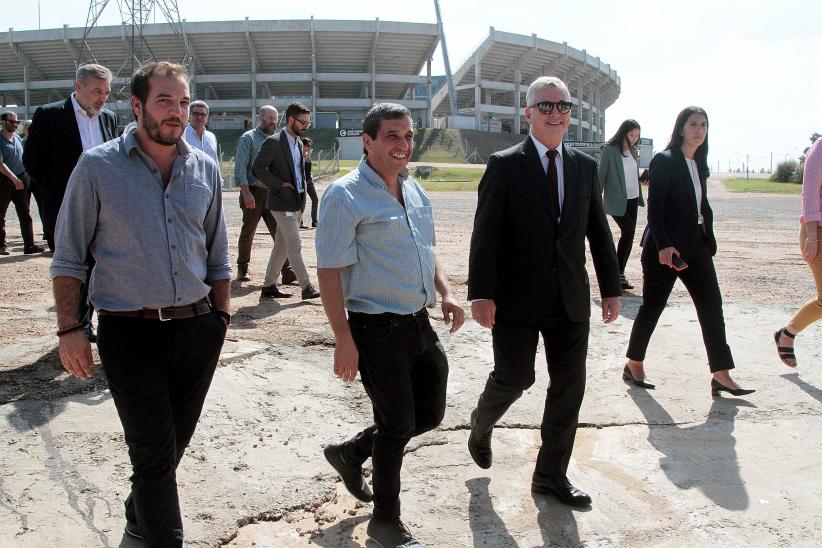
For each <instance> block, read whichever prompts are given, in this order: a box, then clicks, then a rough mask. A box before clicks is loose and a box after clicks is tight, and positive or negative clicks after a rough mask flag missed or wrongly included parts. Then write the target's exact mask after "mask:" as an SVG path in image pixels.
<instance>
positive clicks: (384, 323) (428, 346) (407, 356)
mask: <svg viewBox="0 0 822 548" xmlns="http://www.w3.org/2000/svg"><path fill="white" fill-rule="evenodd" d="M417 314H418V315H407V316H399V315H396V314H359V313H356V312H351V313H349V315H348V324H349V325H350V326H351V334H352V335H353V337H354V343H355V344H356V345H357V350H358V351H359V353H360V360H359V369H360V376H361V377H362V383H363V386H364V387H365V391H366V393H367V394H368V397H369V398H371V404H372V406H373V408H374V424H373V425H372V426H370V427H368V428H366V429H365V430H363V431H362V432H360V433H359V434H357V435H356V436H354V438H352V439H351V440H349V441H347V442H345V444H343V449H342V455H343V459H344V460H345V461H346V462H348V463H349V464H362V463H363V462H365V461H366V460H367V459H368V458H369V457H371V462H372V465H373V469H374V470H373V474H372V476H371V478H372V483H373V490H374V512H373V514H372V515H373V516H374V517H377V518H384V519H392V518H398V517H399V516H400V470H401V469H402V457H403V451H404V450H405V446H406V444H407V443H408V441H409V440H410V439H411V438H412V437H414V436H418V435H420V434H422V433H424V432H427V431H429V430H433V429H434V428H436V427H437V426H438V425H439V424H440V422H442V418H443V416H444V415H445V390H446V386H447V384H448V359H447V358H446V357H445V350H444V349H443V348H442V344H441V343H440V341H439V339H438V338H437V335H436V333H434V330H433V329H431V323H430V322H429V321H428V314H427V313H425V312H422V313H417Z"/></svg>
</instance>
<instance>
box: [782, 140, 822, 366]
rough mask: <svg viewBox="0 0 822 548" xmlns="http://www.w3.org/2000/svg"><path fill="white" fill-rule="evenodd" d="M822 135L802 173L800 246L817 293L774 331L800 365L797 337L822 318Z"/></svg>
mask: <svg viewBox="0 0 822 548" xmlns="http://www.w3.org/2000/svg"><path fill="white" fill-rule="evenodd" d="M820 141H822V139H817V140H816V141H815V142H814V144H813V145H811V148H810V150H808V154H807V156H806V157H805V172H804V175H803V176H802V216H801V217H800V218H799V220H800V222H801V227H800V229H799V249H800V250H801V251H802V258H803V259H805V262H807V263H808V266H810V267H811V272H812V273H813V279H814V282H815V283H816V297H814V298H813V299H811V300H810V301H808V302H806V303H805V304H804V305H802V308H800V309H799V310H798V311H797V312H796V314H794V316H793V318H791V321H789V322H788V325H786V326H785V327H783V328H781V329H779V330H778V331H776V332H775V333H774V334H773V340H774V342H775V343H776V350H777V352H778V353H779V359H781V360H782V363H784V364H785V365H787V366H788V367H796V355H795V354H794V351H793V342H794V341H793V339H794V337H796V335H797V334H799V332H800V331H802V330H803V329H805V328H806V327H808V326H809V325H811V324H812V323H813V322H815V321H817V320H819V319H820V318H822V252H820V249H819V240H820V235H822V146H820V144H819V143H820Z"/></svg>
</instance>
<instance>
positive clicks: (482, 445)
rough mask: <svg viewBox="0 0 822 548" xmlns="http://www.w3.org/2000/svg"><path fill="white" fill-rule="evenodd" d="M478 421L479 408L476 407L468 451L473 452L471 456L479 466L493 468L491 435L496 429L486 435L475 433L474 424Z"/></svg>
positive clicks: (472, 413)
mask: <svg viewBox="0 0 822 548" xmlns="http://www.w3.org/2000/svg"><path fill="white" fill-rule="evenodd" d="M476 423H477V410H476V409H474V410H473V411H471V435H469V436H468V452H469V453H470V454H471V458H472V459H474V462H475V463H476V465H477V466H479V467H480V468H484V469H488V468H491V462H492V461H493V453H492V451H491V435H492V434H493V433H494V431H493V430H491V431H490V432H488V433H487V434H485V435H484V436H479V435H475V434H474V426H475V425H476Z"/></svg>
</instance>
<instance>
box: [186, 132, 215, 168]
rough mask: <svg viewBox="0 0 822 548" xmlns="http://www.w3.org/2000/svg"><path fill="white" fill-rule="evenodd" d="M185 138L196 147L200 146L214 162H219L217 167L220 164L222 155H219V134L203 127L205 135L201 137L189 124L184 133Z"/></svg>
mask: <svg viewBox="0 0 822 548" xmlns="http://www.w3.org/2000/svg"><path fill="white" fill-rule="evenodd" d="M183 139H185V141H186V143H188V144H189V145H191V146H193V147H194V148H199V149H200V150H202V151H203V152H205V153H206V154H208V155H209V156H210V157H211V159H212V160H214V163H215V164H217V167H219V166H220V157H219V156H217V136H216V135H214V134H213V133H211V132H210V131H208V130H207V129H203V136H202V137H200V136H199V135H197V131H196V130H195V129H194V128H193V127H191V126H190V125H189V126H186V131H185V133H184V134H183Z"/></svg>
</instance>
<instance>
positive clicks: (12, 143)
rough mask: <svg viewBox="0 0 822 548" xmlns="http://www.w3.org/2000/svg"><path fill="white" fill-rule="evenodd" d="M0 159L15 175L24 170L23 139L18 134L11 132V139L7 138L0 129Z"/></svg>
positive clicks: (18, 175) (19, 174)
mask: <svg viewBox="0 0 822 548" xmlns="http://www.w3.org/2000/svg"><path fill="white" fill-rule="evenodd" d="M0 160H2V161H3V163H4V164H6V167H7V168H9V170H11V172H12V173H14V174H15V175H16V176H17V177H20V176H21V175H22V174H23V173H25V172H26V168H25V167H23V141H21V140H20V136H19V135H17V134H16V133H12V134H11V139H7V138H6V134H5V132H4V131H3V130H2V129H0Z"/></svg>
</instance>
